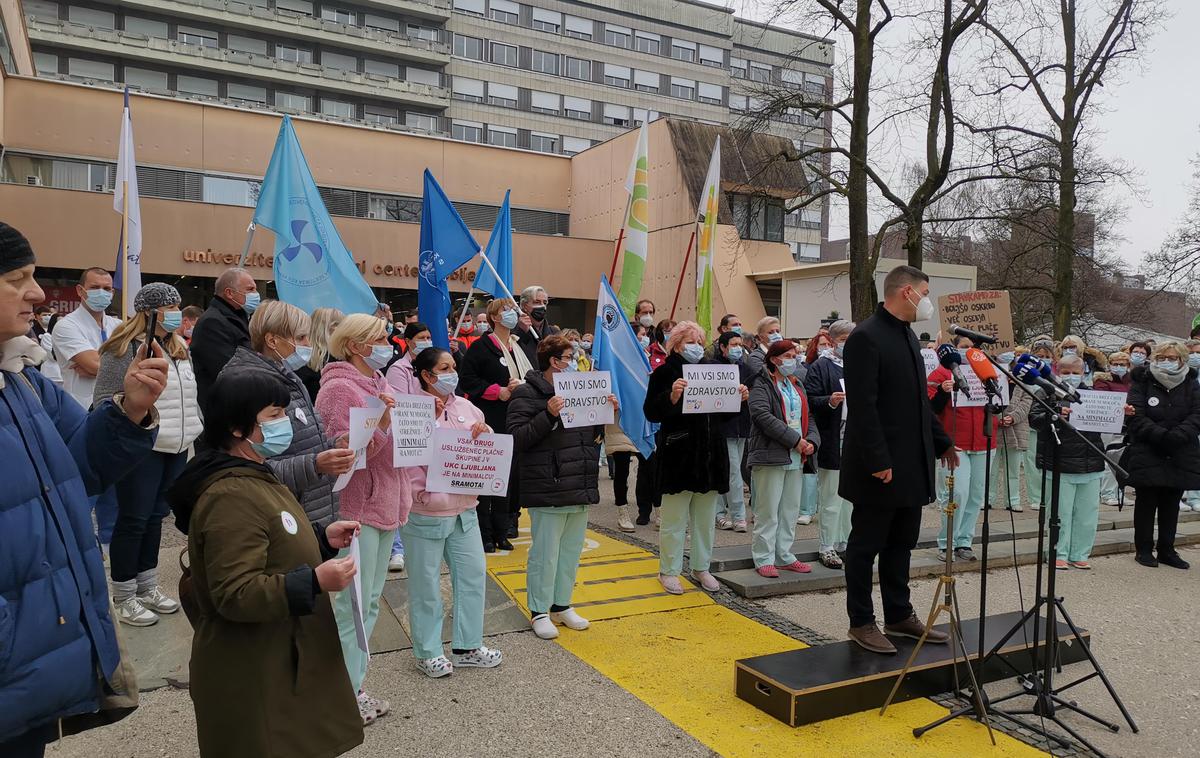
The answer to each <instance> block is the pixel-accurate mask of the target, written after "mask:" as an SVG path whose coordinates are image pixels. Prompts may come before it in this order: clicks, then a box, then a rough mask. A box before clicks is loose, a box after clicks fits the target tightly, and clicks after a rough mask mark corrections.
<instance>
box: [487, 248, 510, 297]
mask: <svg viewBox="0 0 1200 758" xmlns="http://www.w3.org/2000/svg"><path fill="white" fill-rule="evenodd" d="M479 255H480V256H482V258H483V262H484V263H486V264H487V267H488V268H489V269H490V270H491V272H492V276H494V277H495V278H496V283H497V284H499V285H500V288H501V289H502V290H504V294H506V295H508V299H509V300H511V301H513V302H514V303H515V302H517V299H516V298H515V297H513V293H511V292H509V291H508V285H507V284H505V283H504V280H503V279H501V278H500V273H499V272H498V271H496V267H495V266H493V265H492V262H491V261H489V260H488V257H487V256H486V255H483V253H479Z"/></svg>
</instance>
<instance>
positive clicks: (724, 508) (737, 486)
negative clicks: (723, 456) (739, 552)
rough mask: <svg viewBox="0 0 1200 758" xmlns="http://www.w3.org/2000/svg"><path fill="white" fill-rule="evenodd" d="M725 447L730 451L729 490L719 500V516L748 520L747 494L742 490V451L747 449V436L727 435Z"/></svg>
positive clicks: (731, 519)
mask: <svg viewBox="0 0 1200 758" xmlns="http://www.w3.org/2000/svg"><path fill="white" fill-rule="evenodd" d="M725 448H726V449H727V450H728V451H729V492H727V493H725V494H724V495H721V496H720V499H719V500H718V501H717V517H718V518H728V519H729V520H730V521H745V520H746V496H745V495H744V494H743V492H742V484H743V482H742V451H743V450H745V449H746V438H745V437H726V438H725Z"/></svg>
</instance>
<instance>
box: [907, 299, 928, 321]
mask: <svg viewBox="0 0 1200 758" xmlns="http://www.w3.org/2000/svg"><path fill="white" fill-rule="evenodd" d="M908 302H909V304H910V305H915V306H916V308H917V317H916V318H915V319H914V321H928V320H929V319H931V318H933V301H932V300H930V299H929V295H922V296H921V299H920V300H918V301H917V302H916V303H913V301H911V300H909V301H908Z"/></svg>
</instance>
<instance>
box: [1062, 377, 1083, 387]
mask: <svg viewBox="0 0 1200 758" xmlns="http://www.w3.org/2000/svg"><path fill="white" fill-rule="evenodd" d="M1061 378H1062V380H1063V384H1065V385H1067V386H1068V387H1070V388H1071V389H1073V390H1074V389H1079V385H1081V384H1083V377H1082V376H1079V375H1078V374H1063V375H1062V377H1061Z"/></svg>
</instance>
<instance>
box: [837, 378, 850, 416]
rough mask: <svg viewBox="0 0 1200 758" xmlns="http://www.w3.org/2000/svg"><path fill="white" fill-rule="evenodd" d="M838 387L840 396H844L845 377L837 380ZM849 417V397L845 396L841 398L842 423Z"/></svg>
mask: <svg viewBox="0 0 1200 758" xmlns="http://www.w3.org/2000/svg"><path fill="white" fill-rule="evenodd" d="M838 385H839V386H840V387H841V388H842V394H843V395H846V379H845V377H843V378H841V379H838ZM849 415H850V396H849V395H846V396H845V397H844V398H842V420H843V421H844V420H845V419H846V417H847V416H849Z"/></svg>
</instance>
